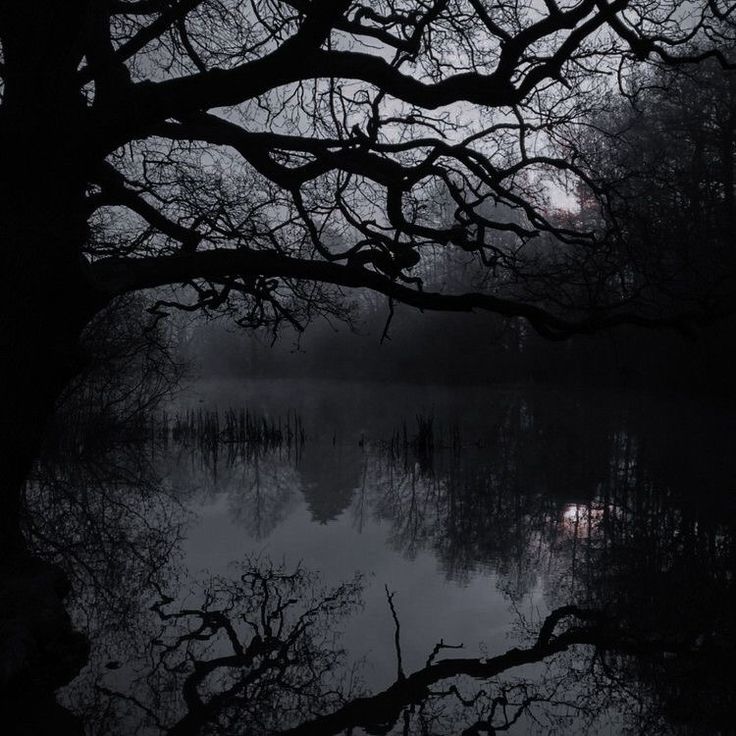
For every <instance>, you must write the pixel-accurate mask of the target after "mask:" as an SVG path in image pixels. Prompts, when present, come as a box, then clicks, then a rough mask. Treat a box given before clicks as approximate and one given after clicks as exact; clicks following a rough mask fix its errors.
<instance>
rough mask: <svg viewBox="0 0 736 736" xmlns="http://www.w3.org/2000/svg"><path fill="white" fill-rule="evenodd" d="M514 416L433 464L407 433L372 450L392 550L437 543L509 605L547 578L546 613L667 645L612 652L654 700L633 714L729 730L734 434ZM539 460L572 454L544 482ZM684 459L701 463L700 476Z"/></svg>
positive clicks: (611, 419) (449, 566)
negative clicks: (589, 614)
mask: <svg viewBox="0 0 736 736" xmlns="http://www.w3.org/2000/svg"><path fill="white" fill-rule="evenodd" d="M517 408H518V405H517ZM558 416H559V413H558ZM508 417H512V418H513V421H511V420H508V421H506V422H504V423H502V424H500V425H499V426H498V428H497V433H496V435H495V436H491V437H490V439H488V441H487V443H486V444H485V446H484V447H483V449H482V451H477V452H474V451H472V450H468V451H465V452H463V453H456V452H451V451H449V449H448V450H447V451H445V452H438V453H435V457H434V459H433V462H432V464H431V469H430V470H428V469H427V463H426V458H422V459H421V461H420V460H419V459H417V458H415V457H414V453H413V450H412V443H411V442H409V443H408V444H407V446H406V447H407V451H406V452H404V453H403V454H402V453H399V454H398V455H397V454H396V453H395V452H385V451H383V450H381V448H379V451H378V452H377V454H376V460H375V462H373V463H372V464H371V465H370V468H371V472H372V476H371V477H370V478H369V480H368V483H367V487H368V488H371V489H373V490H374V496H373V498H372V500H369V505H371V506H372V508H373V511H374V513H375V514H376V516H377V517H378V518H380V519H382V520H384V521H386V522H388V523H390V525H391V529H392V534H391V538H392V540H393V543H394V544H395V545H396V546H398V547H399V548H400V549H402V550H404V551H405V552H406V553H407V554H409V555H413V554H415V552H416V550H417V549H418V548H422V547H429V548H431V549H433V550H434V552H435V554H436V555H437V557H438V558H439V559H440V560H441V561H442V563H443V565H444V567H445V570H446V572H447V574H448V576H451V577H453V578H456V579H461V580H462V579H463V578H464V577H466V576H467V575H469V574H471V573H472V571H473V570H476V569H478V568H479V567H490V568H491V569H492V570H493V571H494V572H495V573H496V574H497V575H498V576H499V579H500V585H501V587H502V588H503V590H504V591H505V592H506V593H507V594H508V595H509V596H510V597H511V598H512V600H521V599H522V598H523V597H524V596H526V595H527V594H528V593H529V592H530V591H531V590H532V589H533V588H534V587H535V585H537V584H538V583H539V582H541V583H542V585H543V587H544V590H545V597H546V602H547V605H548V606H549V607H550V609H554V608H555V607H557V606H561V605H569V604H574V605H578V606H581V607H584V608H586V609H591V610H598V611H605V612H606V614H607V615H608V616H610V617H612V618H613V619H614V620H616V621H617V622H619V624H620V625H621V626H622V627H624V628H625V630H626V631H627V632H629V634H630V635H631V636H632V637H634V638H635V639H636V640H638V641H640V642H647V641H653V640H665V641H668V642H670V646H671V649H672V650H671V651H670V652H669V656H668V657H660V658H659V659H657V660H646V661H643V660H641V659H638V658H636V657H632V656H624V657H622V656H619V655H617V656H615V657H607V658H603V659H602V660H601V666H603V667H605V668H606V670H607V672H608V674H609V675H610V676H612V677H614V676H615V677H616V678H617V679H619V680H621V681H622V682H631V683H638V685H637V686H638V687H640V688H641V689H642V691H643V692H645V693H647V696H646V697H645V698H644V700H645V701H646V706H644V705H642V706H641V712H640V714H639V716H640V719H651V721H652V723H653V722H657V723H660V724H661V723H663V722H666V721H670V722H672V723H679V724H680V725H682V726H685V727H688V728H695V727H696V726H697V728H695V731H696V732H701V731H702V732H703V733H709V732H713V731H714V730H719V729H725V728H727V727H728V726H727V724H728V722H729V721H728V713H731V712H733V709H734V705H735V703H736V698H735V696H734V688H733V686H732V684H731V682H732V680H731V678H730V677H729V676H728V673H727V669H726V662H727V661H728V660H729V659H730V658H731V657H732V656H733V654H734V650H735V649H736V629H735V627H734V623H733V610H734V607H735V604H736V591H735V590H734V576H733V573H734V569H735V568H736V554H735V551H736V544H735V541H736V538H735V535H734V526H735V525H734V521H735V519H736V517H735V516H734V504H733V499H732V498H731V497H730V495H729V494H726V493H724V492H723V488H722V487H720V488H719V486H722V484H723V482H724V480H723V479H724V478H726V477H728V476H729V468H730V471H731V472H732V471H733V469H734V468H733V458H732V453H727V452H725V451H724V450H725V448H724V447H723V446H722V445H723V443H724V442H726V441H727V440H726V439H725V438H728V437H732V433H731V432H724V433H723V434H722V435H720V436H718V435H716V436H713V435H711V434H708V435H707V439H706V437H704V436H703V435H702V434H701V435H698V434H691V433H688V432H679V433H674V432H673V433H671V434H672V435H674V436H673V437H672V439H670V438H669V434H667V433H664V432H662V430H663V429H664V427H665V425H666V422H667V418H666V417H664V418H662V417H660V418H655V419H654V421H652V418H651V417H649V418H645V417H642V416H626V415H622V414H619V415H618V416H617V415H616V414H615V413H613V414H612V413H610V412H609V413H607V414H605V415H604V416H603V417H602V418H603V419H605V420H607V421H606V422H601V423H593V422H580V417H578V418H577V421H576V422H575V423H571V426H572V427H573V428H575V429H577V431H578V432H579V433H580V435H579V436H577V437H576V436H575V435H574V432H568V433H561V432H559V428H558V433H556V434H553V433H550V432H549V425H548V424H547V423H546V422H545V416H544V406H542V407H539V410H538V411H536V412H533V413H532V414H531V415H528V416H526V418H525V417H524V416H523V412H520V411H516V412H509V414H507V419H508ZM590 418H591V419H592V418H593V417H592V416H591V417H590ZM658 424H659V426H657V425H658ZM658 430H659V431H660V432H662V434H660V435H659V437H660V439H659V441H657V442H655V441H652V437H654V438H656V437H657V436H658V435H657V431H658ZM583 433H584V434H583ZM678 434H679V439H678V436H677V435H678ZM683 435H684V436H685V438H686V440H687V441H688V442H690V443H691V446H690V447H688V448H682V447H681V448H679V449H680V452H681V454H680V455H679V456H678V455H677V453H676V452H675V453H672V447H671V445H673V444H677V443H678V442H681V441H682V436H683ZM668 445H669V446H668ZM583 446H585V447H586V448H587V449H585V450H582V449H581V448H582V447H583ZM540 450H541V454H542V458H541V461H540V460H539V459H538V458H536V459H535V455H536V454H538V453H539V451H540ZM685 450H687V452H685ZM548 453H552V454H554V455H555V456H556V457H557V461H558V462H559V461H560V460H561V459H564V460H565V463H564V466H565V467H567V466H568V462H569V460H568V459H569V458H570V456H571V455H574V456H577V462H578V465H577V466H575V465H572V464H570V465H569V467H571V468H576V469H575V470H573V471H572V472H571V473H567V474H563V475H562V476H561V477H559V476H558V477H551V476H550V475H549V468H550V467H552V468H554V467H555V465H556V464H555V463H554V462H552V461H550V458H549V455H548ZM671 453H672V454H671ZM683 456H685V457H691V458H692V457H694V456H695V457H698V458H699V463H703V464H704V465H705V466H706V467H708V468H709V470H708V471H707V472H705V473H703V474H702V476H700V477H698V478H695V479H694V478H693V473H692V469H685V468H683V467H682V466H681V465H680V463H681V460H682V457H683ZM669 457H673V458H674V460H675V467H674V468H672V467H669V466H668V464H667V462H666V460H667V458H669ZM583 458H584V459H585V460H586V463H585V467H583V468H581V467H580V463H581V461H582V459H583ZM679 470H682V471H683V472H681V473H679V474H678V472H677V471H679ZM586 478H587V486H586V485H585V483H584V481H585V480H586ZM561 481H562V482H567V483H570V485H571V487H570V488H569V490H568V491H567V493H563V492H562V490H561V489H560V488H559V487H560V484H561ZM558 489H559V490H558ZM719 491H720V493H719ZM571 499H575V500H574V501H573V500H571ZM649 728H653V726H652V725H651V723H650V725H649Z"/></svg>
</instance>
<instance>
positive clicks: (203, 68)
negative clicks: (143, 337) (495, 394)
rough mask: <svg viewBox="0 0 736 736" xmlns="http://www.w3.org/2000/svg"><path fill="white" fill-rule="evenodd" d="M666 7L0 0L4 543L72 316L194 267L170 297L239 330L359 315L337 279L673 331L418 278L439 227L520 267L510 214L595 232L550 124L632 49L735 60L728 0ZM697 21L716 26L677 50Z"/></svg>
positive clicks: (415, 301)
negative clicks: (701, 44) (348, 308)
mask: <svg viewBox="0 0 736 736" xmlns="http://www.w3.org/2000/svg"><path fill="white" fill-rule="evenodd" d="M673 7H674V5H673V3H672V2H669V0H659V1H658V2H657V3H654V4H651V3H639V2H636V0H614V1H613V2H611V3H608V2H599V1H598V0H583V1H582V2H580V3H577V4H574V5H568V4H564V3H563V4H558V3H557V2H555V0H549V2H546V3H545V5H544V7H543V8H542V7H540V8H532V7H527V6H525V5H518V4H516V3H505V2H502V3H499V4H497V5H494V6H492V7H490V6H488V5H487V4H485V3H482V2H478V1H477V0H468V2H458V1H457V0H433V1H432V2H428V3H426V2H416V3H414V2H407V3H405V4H402V5H401V6H396V5H395V4H394V3H393V2H379V3H366V4H361V3H359V2H350V1H349V0H313V1H312V2H305V1H304V0H284V1H283V2H275V1H274V0H260V1H259V2H255V3H251V4H249V5H244V4H242V3H239V2H235V1H234V0H233V1H230V0H179V1H178V2H173V1H169V0H140V1H134V0H131V1H130V2H126V0H103V1H101V2H92V1H91V0H73V1H72V2H65V3H61V2H58V0H57V1H54V0H37V1H36V2H30V3H9V2H6V3H3V4H2V7H1V8H0V46H1V48H2V63H1V65H0V75H1V78H2V103H1V107H0V141H2V161H3V176H2V183H1V184H0V227H1V228H2V238H3V245H2V269H1V270H2V273H3V277H4V280H3V288H2V304H1V309H0V312H1V314H2V365H3V376H2V385H3V386H4V395H3V414H4V419H3V422H2V428H3V429H2V436H1V437H0V442H2V446H3V449H4V453H3V461H2V465H1V466H0V476H1V477H2V484H3V496H2V497H3V510H4V513H3V515H2V519H3V526H4V529H3V536H4V538H5V543H6V544H11V543H15V544H18V543H20V539H19V536H18V534H17V530H15V527H14V519H15V516H16V511H17V498H18V489H19V488H20V486H21V484H22V482H23V480H24V479H25V477H26V476H27V474H28V470H29V467H30V464H31V462H32V459H33V457H34V455H35V454H36V452H37V449H38V444H39V440H40V435H41V432H42V427H43V425H44V422H45V420H46V418H47V417H48V416H49V413H50V412H51V410H52V407H53V404H54V402H55V400H56V399H57V397H58V396H59V393H60V392H61V391H62V390H63V388H64V386H65V385H66V384H67V382H68V381H69V380H70V378H71V377H72V376H73V375H74V374H75V373H76V372H77V371H78V370H79V367H80V362H81V360H82V358H81V357H80V355H79V350H78V340H79V335H80V333H81V332H82V330H83V328H84V326H85V325H86V324H87V323H88V322H89V320H90V319H91V317H92V316H93V315H94V314H95V313H97V312H98V311H99V310H100V309H101V308H102V307H104V305H106V304H108V303H109V302H110V300H111V299H113V298H114V297H116V296H118V295H120V294H125V293H128V292H131V291H136V290H140V289H149V288H154V287H162V286H164V285H168V284H185V285H187V287H188V291H187V293H188V294H191V296H192V298H191V299H188V297H187V296H185V295H182V293H181V292H177V293H176V294H175V295H174V296H173V297H171V298H167V297H163V296H162V298H161V299H160V302H159V305H158V307H159V309H161V310H163V309H165V308H166V307H167V306H178V307H179V308H182V309H187V310H199V309H203V310H222V309H224V310H230V311H231V312H232V313H233V314H234V316H235V318H236V319H237V320H238V322H240V323H241V324H245V325H260V324H270V325H274V324H277V323H279V322H280V321H283V320H286V321H288V322H290V323H292V324H294V325H301V324H302V322H303V321H304V320H305V319H308V318H309V317H310V316H311V315H313V314H315V313H317V312H320V311H322V312H325V311H326V312H328V313H335V312H343V311H344V310H343V308H342V307H340V306H339V304H337V303H336V302H335V299H334V297H335V289H339V288H341V287H348V288H354V287H366V288H368V289H372V290H375V291H377V292H380V293H382V294H384V295H386V296H388V297H389V298H390V299H391V300H397V301H402V302H405V303H407V304H410V305H413V306H415V307H419V308H424V309H449V310H459V311H465V310H472V309H487V310H490V311H494V312H497V313H499V314H502V315H506V316H510V315H516V316H520V317H524V318H526V319H528V320H529V321H530V322H531V323H532V324H533V325H534V327H535V328H536V329H537V330H539V331H541V332H543V333H545V334H547V335H549V336H564V335H566V334H569V333H571V332H575V331H583V332H585V331H590V330H594V329H597V328H600V327H604V326H607V325H613V324H618V323H621V322H628V321H633V322H637V323H644V324H673V323H674V324H678V323H679V321H680V318H679V317H678V316H677V315H674V316H673V315H672V314H668V315H654V316H652V315H647V316H642V315H640V314H638V313H637V311H636V309H635V306H636V305H627V306H626V308H625V309H622V308H621V305H620V304H617V305H613V306H614V307H615V308H610V307H612V305H610V304H604V305H602V306H603V307H604V308H601V309H599V310H598V311H595V312H593V313H591V311H590V307H591V304H588V303H586V304H585V305H584V307H583V309H582V310H578V311H574V310H573V311H572V312H571V311H570V310H569V308H570V307H574V306H575V305H574V303H572V304H559V305H557V304H555V303H554V302H547V303H544V302H541V301H539V300H538V299H536V298H533V296H534V295H533V294H532V295H530V294H527V295H526V298H523V295H520V294H515V293H513V292H506V291H505V290H504V289H503V288H502V287H501V286H498V284H503V283H505V281H504V280H503V279H502V280H501V281H499V282H496V281H495V280H491V281H490V282H489V283H488V284H487V285H486V288H485V290H484V291H482V292H475V293H467V294H443V293H434V292H429V291H426V290H423V289H422V288H421V284H420V282H419V281H418V278H419V277H418V276H416V275H414V272H413V271H412V269H413V268H414V267H415V266H416V265H417V262H418V261H419V260H420V258H421V255H422V253H423V252H424V250H425V249H426V248H428V247H431V248H435V247H437V246H438V245H439V246H442V247H446V248H454V249H459V250H461V251H465V252H468V253H471V254H474V255H475V256H477V257H478V258H481V259H483V260H484V261H486V262H487V263H489V264H491V265H492V264H495V263H500V264H501V265H502V266H505V267H506V269H507V270H508V271H510V272H513V271H514V269H515V268H517V266H518V263H517V260H516V258H512V257H511V256H510V255H509V254H507V253H506V252H504V251H502V250H501V249H499V247H498V245H497V243H496V242H495V241H494V238H493V233H495V232H499V231H501V232H505V233H511V234H512V235H513V236H514V237H515V239H516V242H517V243H518V244H519V245H521V244H523V243H524V242H526V241H528V240H530V239H532V238H534V237H536V236H537V235H539V234H540V233H548V234H551V235H554V237H555V238H556V239H557V241H558V242H559V243H563V244H565V245H567V246H570V247H574V246H577V247H583V246H584V245H586V244H591V243H592V241H591V237H590V234H589V233H588V232H587V230H585V229H583V230H578V229H576V228H575V227H570V226H569V225H567V224H565V223H560V222H558V221H555V219H554V218H550V217H548V208H547V203H546V201H545V200H546V196H545V195H546V192H547V188H546V186H545V184H544V179H545V176H546V174H547V173H548V172H553V173H555V174H565V175H567V176H571V177H578V178H581V179H582V181H584V182H587V183H588V184H591V182H590V179H589V177H587V176H586V174H585V172H584V171H583V170H582V169H580V168H579V167H578V166H577V163H576V162H575V161H574V160H572V159H565V158H564V157H561V156H559V155H557V152H556V146H555V140H556V135H557V131H561V130H564V129H565V128H566V126H568V125H569V124H571V123H572V122H574V120H575V119H576V118H577V117H578V115H579V112H580V110H581V108H585V107H586V105H587V104H588V103H587V102H586V100H588V101H590V100H591V95H592V94H593V91H594V90H595V88H596V87H597V80H599V79H601V78H602V75H603V74H604V73H607V72H609V71H613V70H615V69H616V68H617V65H619V64H626V63H628V62H629V61H631V62H636V61H637V60H644V59H646V58H647V57H650V58H653V59H656V60H658V61H661V62H664V63H686V62H687V63H689V62H695V61H698V60H700V59H702V58H704V57H713V58H717V59H718V60H719V61H720V62H723V63H725V62H726V59H724V57H723V56H722V54H721V53H720V52H719V51H718V46H719V45H720V43H721V39H722V37H723V36H724V34H727V33H728V32H729V27H728V18H729V17H730V16H729V13H728V12H727V10H726V9H724V8H723V7H721V4H720V3H719V2H718V0H715V1H712V2H701V1H700V0H697V1H696V0H693V1H692V2H688V3H686V4H685V5H684V6H683V5H681V4H678V5H677V8H678V9H677V11H676V12H675V11H674V10H673ZM634 17H636V20H633V18H634ZM716 26H717V28H718V33H719V34H720V35H714V33H712V32H711V31H712V30H713V28H716ZM724 29H725V30H724ZM698 34H700V35H701V36H702V37H703V38H704V39H706V40H707V39H713V41H712V42H711V41H707V42H708V43H709V44H710V45H709V46H708V47H707V48H706V49H705V50H704V51H699V52H697V53H692V54H689V53H688V52H687V51H686V50H685V51H683V49H684V48H685V47H684V46H683V43H684V42H685V41H687V40H688V39H690V38H692V37H693V36H694V35H698ZM591 104H592V102H591ZM438 186H439V187H440V189H442V190H444V191H446V192H447V193H448V195H449V196H450V198H451V200H452V201H453V203H454V205H455V212H454V221H453V223H452V224H451V225H449V226H448V225H446V224H438V223H437V222H436V221H435V220H434V219H433V217H432V214H431V210H432V208H431V207H430V206H429V205H430V204H431V202H430V198H431V197H434V195H435V193H436V191H437V187H438ZM592 191H593V195H595V193H596V192H595V187H593V190H592ZM428 193H429V194H428ZM490 202H493V203H494V204H495V205H496V206H497V205H502V206H503V207H506V208H510V209H511V210H513V211H515V212H516V213H517V214H518V215H520V218H519V220H518V221H510V220H508V219H506V218H503V217H496V215H495V214H494V213H497V212H498V209H497V207H496V206H494V207H493V208H491V209H486V208H485V203H490ZM532 252H533V251H532ZM530 297H531V298H530ZM599 306H600V305H599Z"/></svg>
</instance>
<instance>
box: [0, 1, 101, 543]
mask: <svg viewBox="0 0 736 736" xmlns="http://www.w3.org/2000/svg"><path fill="white" fill-rule="evenodd" d="M83 17H84V3H83V2H82V1H81V0H72V2H54V0H36V2H33V3H3V4H2V6H0V40H1V41H2V47H3V55H4V77H5V89H4V95H3V100H2V107H0V161H2V166H1V167H0V273H1V274H2V279H3V283H2V289H1V290H0V379H1V384H2V389H1V391H2V394H1V396H0V398H2V404H1V405H0V410H1V411H2V419H1V420H0V442H2V453H1V455H2V459H1V460H0V483H1V484H2V486H1V487H0V503H1V504H2V506H1V509H0V512H1V514H0V547H2V546H5V547H18V546H19V545H21V544H22V540H21V537H20V532H19V529H18V513H19V508H20V493H21V489H22V486H23V484H24V482H25V480H26V478H27V476H28V473H29V471H30V469H31V466H32V463H33V461H34V459H35V457H36V455H37V453H38V450H39V447H40V443H41V438H42V434H43V430H44V426H45V424H46V422H47V420H48V418H49V416H50V414H51V412H52V411H53V409H54V404H55V402H56V400H57V399H58V397H59V395H60V393H61V392H62V390H63V388H64V386H65V385H66V384H67V383H68V382H69V380H70V379H71V378H72V376H73V375H74V373H75V372H76V371H77V370H78V368H79V354H78V341H79V336H80V334H81V331H82V330H83V328H84V325H85V324H86V323H87V322H88V321H89V319H90V318H91V317H92V316H93V314H94V313H95V311H96V310H97V309H99V308H100V306H101V304H102V303H103V297H102V295H101V294H98V293H96V292H95V289H94V287H93V286H92V284H91V282H90V280H89V279H88V278H87V274H86V270H87V269H86V266H85V261H84V260H83V255H82V249H83V246H84V243H85V241H86V239H87V235H88V233H87V224H86V220H87V213H86V210H85V202H84V195H85V186H86V182H85V180H86V174H87V171H88V169H89V166H90V165H91V160H90V154H89V153H88V152H89V151H90V143H91V141H93V140H94V138H93V135H92V133H93V131H90V130H88V129H87V128H88V122H87V119H88V114H87V105H86V101H85V100H84V99H83V97H82V95H81V94H80V92H79V85H78V82H77V79H76V70H77V67H78V64H79V60H80V58H81V47H82V43H81V35H80V29H81V28H82V27H83V25H84V24H83V22H82V21H83Z"/></svg>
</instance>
